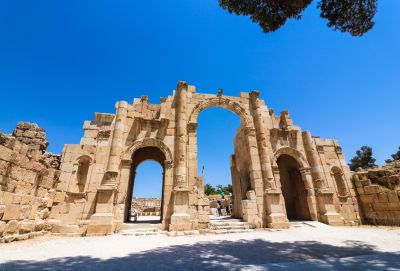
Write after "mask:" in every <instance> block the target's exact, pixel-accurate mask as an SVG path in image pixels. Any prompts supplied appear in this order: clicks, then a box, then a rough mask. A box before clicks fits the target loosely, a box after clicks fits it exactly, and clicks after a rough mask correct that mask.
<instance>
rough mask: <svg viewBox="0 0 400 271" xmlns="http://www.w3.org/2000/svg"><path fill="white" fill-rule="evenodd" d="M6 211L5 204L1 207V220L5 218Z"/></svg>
mask: <svg viewBox="0 0 400 271" xmlns="http://www.w3.org/2000/svg"><path fill="white" fill-rule="evenodd" d="M0 196H1V195H0ZM5 210H6V206H5V205H4V204H2V205H0V220H1V219H2V218H3V215H4V211H5Z"/></svg>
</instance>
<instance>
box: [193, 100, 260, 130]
mask: <svg viewBox="0 0 400 271" xmlns="http://www.w3.org/2000/svg"><path fill="white" fill-rule="evenodd" d="M214 106H216V107H222V108H225V109H227V110H229V111H231V112H233V113H235V114H237V115H239V116H240V121H241V122H242V123H243V125H244V127H246V128H252V127H253V126H252V122H251V119H250V117H249V115H248V114H247V112H246V110H245V109H244V108H243V107H242V105H240V103H238V102H236V101H233V100H232V99H231V98H227V97H213V98H208V99H205V100H203V101H201V102H200V103H198V104H197V105H196V106H195V107H194V108H193V110H192V112H191V114H190V117H189V124H196V123H197V118H198V116H199V114H200V113H201V112H202V111H203V110H205V109H207V108H210V107H214Z"/></svg>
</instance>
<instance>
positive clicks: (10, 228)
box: [3, 220, 19, 235]
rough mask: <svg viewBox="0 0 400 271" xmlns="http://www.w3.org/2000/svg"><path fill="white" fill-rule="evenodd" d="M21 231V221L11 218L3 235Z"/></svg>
mask: <svg viewBox="0 0 400 271" xmlns="http://www.w3.org/2000/svg"><path fill="white" fill-rule="evenodd" d="M18 231H19V223H18V221H17V220H11V221H9V222H8V223H7V225H6V228H5V230H4V233H3V235H11V234H16V233H18Z"/></svg>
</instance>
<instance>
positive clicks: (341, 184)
mask: <svg viewBox="0 0 400 271" xmlns="http://www.w3.org/2000/svg"><path fill="white" fill-rule="evenodd" d="M331 175H332V178H333V179H334V181H335V183H336V188H337V193H338V196H339V197H346V196H347V195H348V191H347V188H346V182H345V180H344V174H343V171H342V170H341V169H340V168H339V167H337V166H334V167H332V168H331Z"/></svg>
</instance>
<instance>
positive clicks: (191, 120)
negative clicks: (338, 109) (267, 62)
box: [0, 82, 398, 235]
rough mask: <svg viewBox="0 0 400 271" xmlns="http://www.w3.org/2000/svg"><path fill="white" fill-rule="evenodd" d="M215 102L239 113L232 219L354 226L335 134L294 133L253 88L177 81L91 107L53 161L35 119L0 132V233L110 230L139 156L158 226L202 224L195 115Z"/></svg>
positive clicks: (118, 219) (205, 218)
mask: <svg viewBox="0 0 400 271" xmlns="http://www.w3.org/2000/svg"><path fill="white" fill-rule="evenodd" d="M215 106H217V107H222V108H225V109H228V110H230V111H232V112H233V113H235V114H237V115H239V117H240V123H241V125H240V127H239V128H238V130H237V134H236V137H235V139H234V154H233V155H232V156H231V173H232V186H233V197H232V200H233V207H234V210H233V215H234V216H235V217H237V218H242V219H243V220H244V221H247V222H249V223H251V224H253V225H254V227H259V228H261V227H270V228H287V227H288V226H289V223H288V222H289V220H318V221H321V222H323V223H327V224H331V225H356V224H359V223H360V220H361V218H360V213H359V211H358V202H357V198H356V196H357V195H356V191H355V188H354V183H352V181H351V176H350V171H349V169H348V167H347V165H346V162H345V159H344V157H343V153H342V150H341V148H340V146H339V144H338V142H337V141H336V140H329V139H321V138H319V137H313V136H311V134H310V132H307V131H304V132H303V131H301V129H300V127H298V126H295V125H294V124H293V121H292V120H291V118H290V116H289V113H288V112H287V111H283V112H281V114H280V115H279V116H277V115H275V114H274V111H273V110H272V109H268V107H267V106H266V105H265V103H264V101H263V100H261V99H260V98H259V92H258V91H252V92H250V93H244V92H242V93H240V95H239V97H231V96H225V95H223V94H222V91H221V92H219V93H218V94H200V93H197V92H196V89H195V87H193V86H189V85H188V84H186V83H185V82H179V83H178V85H177V89H176V91H174V93H173V94H172V96H168V97H167V98H161V99H160V104H149V103H148V99H147V97H146V96H143V97H142V98H139V99H134V101H133V103H132V104H129V103H128V102H125V101H120V102H117V103H116V113H115V114H105V113H95V116H94V120H92V121H85V123H84V126H83V129H84V132H85V133H84V136H83V137H82V139H81V142H80V144H74V145H71V144H68V145H65V147H64V149H63V152H62V156H61V160H59V157H57V156H54V155H51V154H48V153H45V148H46V147H47V142H46V141H45V138H44V133H43V131H42V130H41V129H40V128H38V127H36V126H32V127H29V128H27V127H24V125H28V124H21V125H20V126H18V128H17V129H16V131H15V132H14V137H12V136H8V137H7V136H4V135H3V136H2V140H3V141H7V142H6V143H4V142H2V143H1V144H0V176H1V177H2V179H1V185H2V186H1V192H0V193H1V194H0V219H1V220H2V221H4V222H0V223H2V224H0V232H1V229H3V228H5V229H3V232H7V233H15V232H18V231H19V227H21V225H25V224H24V223H27V222H29V221H30V223H31V224H30V226H29V227H31V228H32V229H31V228H30V229H29V230H28V229H27V230H26V231H27V232H31V231H34V228H35V227H37V225H48V227H49V228H51V229H52V232H55V233H78V234H89V235H90V234H110V233H113V232H116V231H118V230H120V229H121V226H122V224H123V223H124V222H125V221H127V220H128V219H129V218H128V216H129V215H128V214H129V208H130V206H131V205H132V187H133V185H134V181H135V169H136V167H137V166H138V165H139V164H140V163H141V162H143V161H145V160H149V159H151V160H155V161H157V162H158V163H160V164H161V166H162V168H163V172H164V173H163V191H162V199H161V217H162V220H161V222H162V227H163V229H164V230H169V231H185V230H197V229H204V228H207V227H208V223H209V212H210V211H209V201H208V199H207V198H206V197H205V196H204V179H203V177H202V176H198V162H197V118H198V115H199V114H200V113H201V112H202V111H203V110H205V109H207V108H210V107H215ZM32 129H33V130H32ZM9 141H13V142H14V143H12V142H9ZM29 144H30V145H29ZM29 146H32V148H31V147H29ZM59 163H60V165H59ZM396 196H398V195H397V194H396ZM397 200H398V197H397ZM28 205H29V206H30V207H27V206H28ZM28 209H29V211H28ZM364 212H365V211H364ZM11 222H12V223H13V224H14V226H15V227H14V229H13V227H12V225H10V223H11ZM12 223H11V224H12ZM2 225H3V226H2ZM1 227H2V228H1ZM24 227H25V226H24ZM43 227H44V226H43ZM10 228H11V229H10ZM37 230H40V229H39V228H38V229H37ZM0 234H1V233H0Z"/></svg>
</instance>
